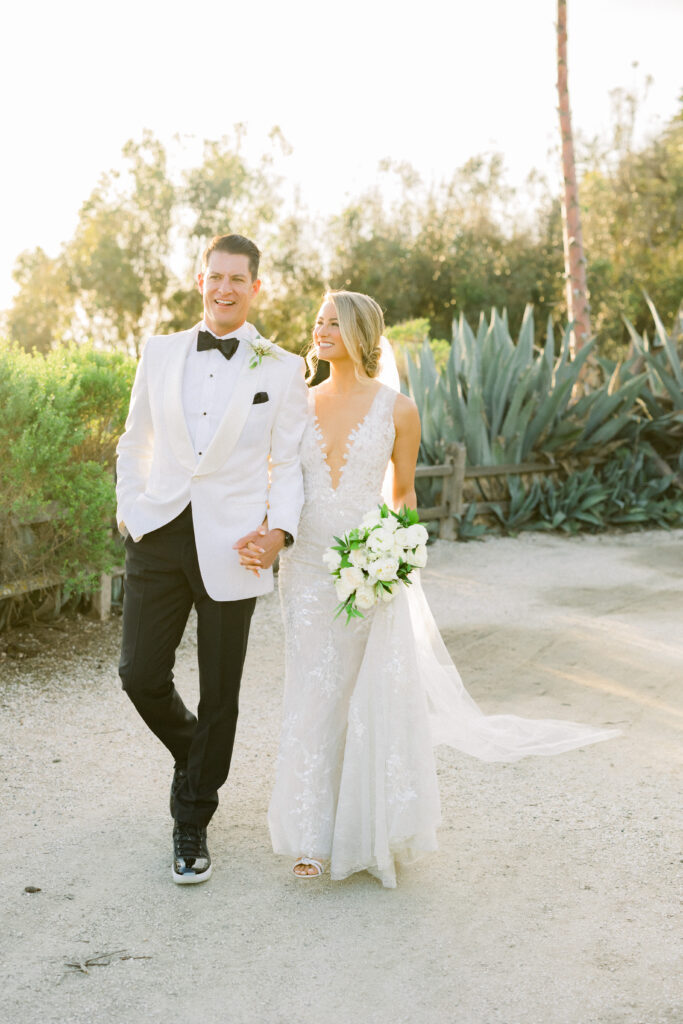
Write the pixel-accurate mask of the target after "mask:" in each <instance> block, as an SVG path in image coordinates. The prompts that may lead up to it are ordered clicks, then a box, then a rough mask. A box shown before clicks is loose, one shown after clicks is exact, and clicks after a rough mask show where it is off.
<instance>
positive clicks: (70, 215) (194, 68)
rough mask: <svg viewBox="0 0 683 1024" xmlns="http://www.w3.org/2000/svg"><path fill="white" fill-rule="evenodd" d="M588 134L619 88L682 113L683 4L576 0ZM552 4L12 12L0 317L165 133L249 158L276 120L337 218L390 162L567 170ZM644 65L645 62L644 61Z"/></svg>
mask: <svg viewBox="0 0 683 1024" xmlns="http://www.w3.org/2000/svg"><path fill="white" fill-rule="evenodd" d="M568 12H569V47H570V49H569V76H570V79H569V81H570V94H571V101H572V112H573V118H574V127H575V130H576V129H578V130H581V131H583V132H585V133H587V134H591V135H592V134H596V133H599V132H601V131H604V130H605V129H606V126H607V125H608V124H609V120H610V101H609V92H610V90H611V89H614V88H616V87H626V88H633V87H641V86H642V83H643V80H644V78H645V76H646V75H652V76H653V77H654V84H653V86H652V88H651V90H650V93H649V97H648V100H647V103H646V105H645V107H644V108H643V117H642V120H641V131H647V130H648V129H651V128H654V129H656V128H657V126H658V125H661V123H662V122H663V121H665V120H666V119H667V118H668V117H670V116H671V115H672V114H673V113H674V111H675V110H676V107H677V97H678V96H679V94H680V92H681V89H682V87H683V74H681V71H680V69H681V39H683V0H647V2H645V0H568ZM555 17H556V0H516V2H512V0H344V3H341V2H339V0H338V2H337V3H334V4H332V3H329V2H325V0H261V2H260V3H248V2H246V0H233V2H229V0H223V2H221V3H218V2H216V0H200V2H197V3H193V2H191V0H163V2H161V0H117V2H116V3H110V4H106V5H104V4H99V3H96V2H93V0H60V2H58V3H56V2H55V0H49V2H48V0H34V2H33V3H17V2H15V3H12V4H5V5H3V14H2V15H0V32H1V33H2V39H3V44H4V45H3V58H2V62H1V63H0V92H1V94H2V96H3V99H4V103H3V118H2V122H3V142H4V147H3V148H4V153H5V156H4V158H3V161H2V171H1V172H0V173H1V175H2V188H1V189H0V227H1V230H0V308H2V307H5V306H7V305H8V304H9V302H10V298H11V294H12V290H13V283H12V281H11V270H12V266H13V264H14V260H15V258H16V256H17V255H18V253H19V252H21V251H22V250H24V249H30V248H33V247H35V246H37V245H41V246H42V247H43V248H44V249H45V250H46V251H47V252H48V253H50V254H51V255H55V254H56V253H57V251H58V249H59V246H60V243H61V242H63V241H65V240H66V239H67V238H68V237H69V236H70V234H71V233H72V231H73V229H74V227H75V224H76V218H77V214H78V209H79V206H80V204H81V203H82V201H83V200H84V199H85V198H86V197H87V196H88V194H89V192H90V190H91V189H92V187H93V186H94V184H95V183H96V181H97V178H98V176H99V175H100V173H102V172H103V171H106V170H109V169H111V168H115V167H116V166H117V165H118V164H119V163H120V153H121V147H122V146H123V144H124V143H125V142H126V140H127V139H129V138H139V137H140V135H141V133H142V131H143V129H144V128H149V129H151V130H152V131H153V132H154V133H155V134H156V135H157V136H159V137H160V138H161V139H162V140H164V141H165V142H170V140H171V138H172V137H173V136H174V135H175V134H176V133H180V134H181V135H190V136H195V137H196V138H198V139H204V138H218V137H220V136H221V135H223V134H225V133H227V132H229V131H230V129H231V127H232V125H233V124H235V123H237V122H246V124H247V126H248V140H247V147H246V151H247V153H251V154H253V155H256V154H258V152H259V151H260V149H261V148H264V147H265V146H266V139H267V135H268V132H269V130H270V128H271V127H272V126H273V125H279V127H280V128H281V129H282V131H283V133H284V135H285V137H286V138H287V140H288V141H289V143H290V144H291V145H292V146H293V150H294V151H293V154H292V155H291V156H290V157H288V158H287V159H286V160H285V161H284V162H283V163H282V164H281V165H280V167H279V170H280V171H281V172H282V173H284V174H285V175H286V178H287V182H288V184H289V185H291V186H293V185H298V186H299V187H300V193H301V198H302V201H303V203H304V205H306V206H308V207H309V208H310V209H312V210H314V211H319V212H320V213H321V214H323V215H327V214H330V213H334V212H337V211H339V210H340V209H341V208H342V206H343V204H344V202H345V200H346V199H347V198H349V197H350V196H352V195H355V194H357V193H358V192H359V191H361V190H362V189H363V188H364V187H365V186H367V185H369V184H371V183H372V181H373V180H374V178H375V177H376V174H377V165H378V162H379V161H380V160H381V159H382V158H384V157H387V156H389V157H392V158H393V159H396V160H407V161H410V162H411V163H412V164H413V165H414V166H416V167H417V169H418V170H419V171H420V172H421V173H422V174H423V176H424V177H425V178H426V179H428V180H433V179H436V180H439V179H442V178H444V177H447V176H449V175H450V173H451V172H452V171H453V170H454V169H455V168H456V167H458V166H459V165H461V164H462V163H464V162H465V160H467V159H468V158H469V157H471V156H474V155H475V154H477V153H482V152H492V151H500V152H502V153H503V154H504V157H505V161H506V166H507V168H508V170H509V178H510V180H511V182H513V183H521V182H522V181H523V180H524V178H525V177H526V175H527V173H528V172H529V171H530V170H531V169H532V168H534V167H536V168H539V169H540V170H542V171H545V172H546V173H548V172H550V173H552V171H553V168H552V167H551V166H550V164H549V162H548V160H549V158H548V153H549V151H550V149H551V147H553V146H554V145H555V144H556V140H557V135H558V128H557V116H556V110H555V108H556V103H557V99H556V91H555V77H556V71H555V24H554V23H555ZM634 62H638V65H639V66H638V69H637V71H634V69H633V66H632V65H633V63H634Z"/></svg>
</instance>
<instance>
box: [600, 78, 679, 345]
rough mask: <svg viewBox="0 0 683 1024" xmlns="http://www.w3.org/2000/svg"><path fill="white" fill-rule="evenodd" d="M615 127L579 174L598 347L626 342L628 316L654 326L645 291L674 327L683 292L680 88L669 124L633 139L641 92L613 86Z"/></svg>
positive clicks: (637, 322)
mask: <svg viewBox="0 0 683 1024" xmlns="http://www.w3.org/2000/svg"><path fill="white" fill-rule="evenodd" d="M613 102H614V108H615V117H614V129H613V132H612V135H611V136H610V137H609V138H608V139H607V140H606V142H605V141H603V142H602V144H601V145H599V146H598V145H594V146H593V147H592V148H591V152H590V153H589V156H588V158H587V162H588V167H587V170H586V173H585V174H584V177H583V179H582V182H581V194H582V202H583V209H584V227H585V233H586V239H587V242H588V244H589V248H590V253H591V262H590V274H591V301H592V306H593V310H594V324H595V327H596V330H597V333H598V336H599V338H600V341H601V347H603V348H606V349H607V351H608V354H612V355H616V354H618V350H619V349H620V348H623V347H624V346H625V345H626V344H627V343H628V333H627V330H626V327H625V325H624V322H623V319H622V317H623V316H626V317H628V319H629V320H630V321H631V322H632V323H633V324H634V325H635V327H636V329H637V330H638V332H639V333H641V334H642V333H643V332H644V331H646V330H647V331H650V329H651V313H650V310H649V308H648V306H647V303H646V300H645V296H644V292H647V293H648V295H650V297H651V298H652V300H653V301H654V304H655V306H656V307H657V309H658V311H659V313H660V315H661V316H662V318H663V320H664V322H665V324H666V326H667V327H668V328H669V329H672V328H673V322H674V318H675V316H676V313H677V310H678V307H679V304H680V302H681V299H682V298H683V96H682V97H681V100H680V108H679V110H678V112H677V113H676V114H675V115H674V117H673V118H671V120H670V121H669V122H668V124H666V125H665V127H664V129H663V130H662V131H661V132H660V133H659V134H658V135H657V136H655V137H653V138H651V139H650V140H649V141H647V142H646V143H645V144H644V145H643V146H642V147H641V148H639V149H636V148H635V147H634V144H633V132H634V120H635V112H636V106H637V99H636V97H634V96H633V95H632V94H628V93H624V92H622V91H621V90H616V91H615V93H614V94H613Z"/></svg>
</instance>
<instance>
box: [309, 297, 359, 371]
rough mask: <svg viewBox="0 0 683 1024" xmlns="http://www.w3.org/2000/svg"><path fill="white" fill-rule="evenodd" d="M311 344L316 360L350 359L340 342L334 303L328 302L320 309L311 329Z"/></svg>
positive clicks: (342, 343) (344, 346)
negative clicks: (313, 346) (313, 347)
mask: <svg viewBox="0 0 683 1024" xmlns="http://www.w3.org/2000/svg"><path fill="white" fill-rule="evenodd" d="M313 344H314V345H315V352H316V355H317V357H318V359H325V360H327V361H331V362H334V361H336V360H338V359H350V356H349V353H348V351H347V349H346V345H345V344H344V342H343V341H342V336H341V331H340V329H339V319H338V317H337V309H336V307H335V305H334V302H330V301H329V300H328V301H327V302H324V303H323V304H322V306H321V307H320V312H319V313H318V316H317V317H316V321H315V326H314V328H313Z"/></svg>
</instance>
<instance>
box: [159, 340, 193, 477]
mask: <svg viewBox="0 0 683 1024" xmlns="http://www.w3.org/2000/svg"><path fill="white" fill-rule="evenodd" d="M198 328H199V324H196V325H195V326H194V327H191V328H190V330H189V331H183V332H182V334H181V335H180V336H179V337H178V339H177V343H176V344H175V345H173V347H172V348H171V351H170V353H169V356H168V359H167V360H166V372H165V375H164V410H165V415H166V431H167V435H168V439H169V442H170V445H171V448H172V449H173V453H174V454H175V457H176V458H177V460H178V462H179V463H180V464H181V465H182V466H184V467H185V468H186V469H189V470H190V472H194V469H195V466H196V465H197V456H196V455H195V453H194V449H193V447H192V441H191V440H190V435H189V434H188V432H187V422H186V420H185V410H184V409H183V374H184V372H185V360H186V359H187V353H188V352H189V350H190V346H191V345H194V344H195V342H196V339H197V330H198Z"/></svg>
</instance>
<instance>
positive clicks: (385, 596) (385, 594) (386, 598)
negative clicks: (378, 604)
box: [379, 587, 396, 604]
mask: <svg viewBox="0 0 683 1024" xmlns="http://www.w3.org/2000/svg"><path fill="white" fill-rule="evenodd" d="M379 596H380V599H381V600H382V601H383V602H384V604H389V602H390V601H393V600H394V598H395V597H396V594H395V593H394V591H393V590H385V589H384V587H382V589H381V590H380V592H379Z"/></svg>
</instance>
